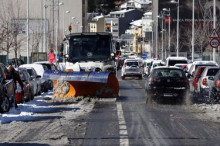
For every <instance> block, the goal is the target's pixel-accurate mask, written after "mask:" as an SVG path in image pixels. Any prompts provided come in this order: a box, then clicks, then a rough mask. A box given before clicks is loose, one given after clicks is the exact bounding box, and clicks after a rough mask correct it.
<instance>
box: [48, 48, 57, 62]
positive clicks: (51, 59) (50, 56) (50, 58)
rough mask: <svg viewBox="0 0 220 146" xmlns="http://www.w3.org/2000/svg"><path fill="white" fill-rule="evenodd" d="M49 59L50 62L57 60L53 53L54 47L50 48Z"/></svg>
mask: <svg viewBox="0 0 220 146" xmlns="http://www.w3.org/2000/svg"><path fill="white" fill-rule="evenodd" d="M48 59H49V63H53V62H55V61H56V59H55V56H54V53H53V49H51V50H50V54H49V55H48Z"/></svg>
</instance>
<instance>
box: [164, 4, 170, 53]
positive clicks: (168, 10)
mask: <svg viewBox="0 0 220 146" xmlns="http://www.w3.org/2000/svg"><path fill="white" fill-rule="evenodd" d="M163 11H167V12H169V13H168V17H169V26H168V27H169V28H168V29H169V30H168V31H169V38H168V51H169V55H168V56H169V57H170V56H171V55H170V53H171V52H170V23H171V20H170V8H169V9H166V8H163Z"/></svg>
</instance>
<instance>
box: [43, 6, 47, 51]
mask: <svg viewBox="0 0 220 146" xmlns="http://www.w3.org/2000/svg"><path fill="white" fill-rule="evenodd" d="M47 7H48V6H47V5H46V4H44V8H45V9H44V36H43V38H44V39H43V40H44V45H43V48H44V49H43V51H45V52H47V49H46V44H47V41H46V29H47V27H46V19H47Z"/></svg>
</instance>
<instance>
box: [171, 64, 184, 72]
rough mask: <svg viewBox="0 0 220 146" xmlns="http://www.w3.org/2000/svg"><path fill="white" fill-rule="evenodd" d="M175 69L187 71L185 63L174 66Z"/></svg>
mask: <svg viewBox="0 0 220 146" xmlns="http://www.w3.org/2000/svg"><path fill="white" fill-rule="evenodd" d="M174 66H175V67H178V68H181V69H183V70H184V71H187V70H186V69H187V64H186V63H177V64H175V65H174Z"/></svg>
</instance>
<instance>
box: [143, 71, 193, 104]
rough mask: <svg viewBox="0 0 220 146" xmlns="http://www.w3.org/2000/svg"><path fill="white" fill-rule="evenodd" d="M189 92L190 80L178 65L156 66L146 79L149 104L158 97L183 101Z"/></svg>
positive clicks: (146, 93)
mask: <svg viewBox="0 0 220 146" xmlns="http://www.w3.org/2000/svg"><path fill="white" fill-rule="evenodd" d="M188 93H189V81H188V79H187V77H186V75H185V73H184V71H183V70H182V69H179V68H176V67H156V68H154V69H153V70H152V72H151V73H150V75H149V77H148V78H147V80H146V84H145V96H146V103H147V104H149V103H151V102H152V100H157V99H174V100H175V101H179V100H180V101H183V99H185V98H184V97H186V95H188ZM187 99H188V98H187Z"/></svg>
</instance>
